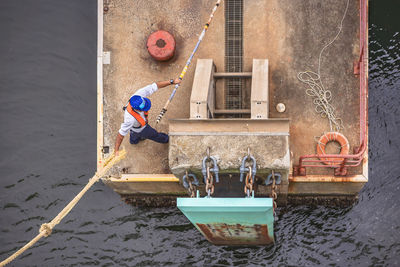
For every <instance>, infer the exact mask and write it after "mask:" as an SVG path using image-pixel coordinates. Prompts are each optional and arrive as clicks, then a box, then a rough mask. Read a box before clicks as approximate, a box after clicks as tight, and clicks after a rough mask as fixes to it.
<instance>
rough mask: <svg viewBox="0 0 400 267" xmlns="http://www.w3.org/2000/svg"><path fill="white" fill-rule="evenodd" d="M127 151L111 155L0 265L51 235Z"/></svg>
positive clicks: (0, 264)
mask: <svg viewBox="0 0 400 267" xmlns="http://www.w3.org/2000/svg"><path fill="white" fill-rule="evenodd" d="M125 155H126V152H125V150H123V151H120V152H119V155H118V156H117V157H114V154H113V155H112V156H110V157H109V158H108V159H106V160H105V163H104V166H103V168H102V169H101V170H100V172H98V173H96V174H95V175H94V176H93V177H92V178H90V179H89V182H88V183H87V185H86V186H85V187H84V188H83V189H82V190H81V192H79V194H78V195H76V196H75V197H74V199H73V200H71V202H70V203H69V204H68V205H67V206H66V207H65V208H64V209H63V210H62V211H61V212H60V213H59V214H58V215H57V216H56V217H55V218H54V219H53V220H52V221H51V222H49V223H44V224H42V226H40V230H39V234H38V235H37V236H36V237H35V238H33V239H32V240H31V241H30V242H29V243H27V244H26V245H25V246H23V247H22V248H20V249H19V250H18V251H16V252H15V253H14V254H12V255H11V256H10V257H8V258H7V259H5V260H4V261H2V262H1V263H0V266H1V267H2V266H5V265H6V264H8V263H10V262H11V261H13V260H15V258H17V257H18V256H19V255H21V254H22V253H24V251H25V250H27V249H28V248H30V247H32V246H33V245H34V244H35V243H36V242H37V241H39V240H40V239H41V238H42V237H43V236H46V237H47V236H49V235H50V234H51V232H52V230H53V228H54V226H56V225H57V224H59V223H60V222H61V220H62V219H63V218H64V217H65V216H67V214H68V213H69V212H70V211H71V210H72V208H73V207H74V206H75V205H76V203H78V201H79V200H80V199H81V198H82V197H83V195H84V194H85V193H86V192H87V191H88V190H89V189H90V187H92V185H93V184H95V183H96V182H97V181H99V180H100V178H101V177H103V176H104V175H105V174H106V173H107V172H108V171H109V170H110V169H111V167H113V165H114V164H115V163H117V162H118V161H120V160H122V159H123V158H125Z"/></svg>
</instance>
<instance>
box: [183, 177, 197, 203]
mask: <svg viewBox="0 0 400 267" xmlns="http://www.w3.org/2000/svg"><path fill="white" fill-rule="evenodd" d="M186 177H187V182H188V184H189V187H188V193H189V196H190V197H191V198H194V197H196V190H197V187H196V186H195V185H193V184H192V181H191V180H190V177H189V173H188V171H186Z"/></svg>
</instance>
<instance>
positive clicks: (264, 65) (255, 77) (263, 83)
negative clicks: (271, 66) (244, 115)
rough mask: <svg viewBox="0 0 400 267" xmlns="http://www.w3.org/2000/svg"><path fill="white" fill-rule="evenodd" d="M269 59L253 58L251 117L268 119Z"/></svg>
mask: <svg viewBox="0 0 400 267" xmlns="http://www.w3.org/2000/svg"><path fill="white" fill-rule="evenodd" d="M268 110H269V100H268V59H253V71H252V80H251V119H268Z"/></svg>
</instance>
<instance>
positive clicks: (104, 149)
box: [101, 146, 110, 154]
mask: <svg viewBox="0 0 400 267" xmlns="http://www.w3.org/2000/svg"><path fill="white" fill-rule="evenodd" d="M101 152H103V154H108V153H110V147H109V146H103V147H102V148H101Z"/></svg>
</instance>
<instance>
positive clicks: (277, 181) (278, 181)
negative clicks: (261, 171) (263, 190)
mask: <svg viewBox="0 0 400 267" xmlns="http://www.w3.org/2000/svg"><path fill="white" fill-rule="evenodd" d="M281 181H282V175H281V174H280V173H279V172H276V173H275V184H281ZM270 184H272V173H270V174H269V175H268V176H267V179H266V180H265V185H270Z"/></svg>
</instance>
